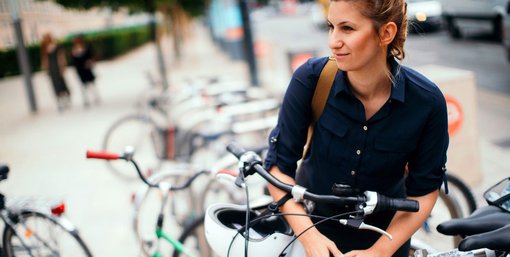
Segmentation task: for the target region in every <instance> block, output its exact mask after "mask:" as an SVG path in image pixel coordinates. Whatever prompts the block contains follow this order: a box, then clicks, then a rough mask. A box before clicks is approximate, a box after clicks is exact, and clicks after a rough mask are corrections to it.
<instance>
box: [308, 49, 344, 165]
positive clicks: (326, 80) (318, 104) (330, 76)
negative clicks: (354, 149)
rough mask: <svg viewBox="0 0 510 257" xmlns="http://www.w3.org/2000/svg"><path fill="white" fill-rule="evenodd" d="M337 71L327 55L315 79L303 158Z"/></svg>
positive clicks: (334, 63)
mask: <svg viewBox="0 0 510 257" xmlns="http://www.w3.org/2000/svg"><path fill="white" fill-rule="evenodd" d="M337 71H338V67H337V65H336V62H335V59H333V58H331V57H329V58H328V62H327V63H326V65H324V68H322V71H321V75H320V77H319V81H317V87H316V88H315V92H314V93H313V98H312V122H311V123H310V127H308V136H307V139H306V145H305V148H304V151H303V157H302V158H303V159H304V158H305V156H306V153H307V151H308V147H309V145H310V141H311V140H312V135H313V127H314V126H315V123H317V121H319V118H320V117H321V115H322V111H324V107H325V106H326V101H327V100H328V96H329V91H331V87H332V86H333V81H334V80H335V76H336V72H337Z"/></svg>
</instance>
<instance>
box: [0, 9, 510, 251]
mask: <svg viewBox="0 0 510 257" xmlns="http://www.w3.org/2000/svg"><path fill="white" fill-rule="evenodd" d="M253 26H254V27H253V29H254V35H255V38H256V39H257V40H258V41H261V42H265V46H266V47H268V49H267V50H268V51H267V53H266V55H265V56H263V57H261V59H260V60H259V69H260V77H261V80H262V82H263V83H262V87H263V88H265V89H268V91H271V92H273V93H274V94H280V93H283V91H284V90H285V88H286V86H287V83H288V80H289V77H290V72H289V66H288V60H287V54H288V53H289V52H295V51H304V50H306V51H315V52H316V54H317V55H327V54H328V49H327V43H326V42H327V32H326V31H324V30H319V29H317V28H316V27H314V26H313V24H312V23H311V22H310V19H309V17H308V16H307V15H306V11H303V12H302V13H300V14H297V15H295V16H274V15H270V14H269V13H264V12H262V13H258V14H256V15H254V17H253ZM193 32H194V33H193V36H192V38H191V39H190V40H189V42H188V43H187V44H186V47H185V52H184V54H183V56H184V60H183V62H182V63H180V64H176V63H174V62H172V60H171V59H170V57H169V56H170V54H169V52H170V51H171V50H169V49H170V47H165V49H164V50H165V53H166V54H167V55H166V56H165V58H167V61H168V63H169V65H168V67H169V68H168V71H167V72H168V77H169V79H170V81H171V83H170V84H171V86H175V87H178V86H179V85H182V81H183V79H184V78H189V77H194V76H199V75H220V76H230V77H232V78H234V79H242V80H245V81H246V80H248V71H247V68H246V65H245V63H243V62H241V61H232V60H229V59H228V57H227V56H226V55H225V54H224V53H223V52H221V51H220V50H219V49H218V47H217V46H216V45H214V44H213V43H212V42H211V40H210V37H209V34H208V31H207V29H206V28H204V27H202V26H199V25H197V26H195V27H194V29H193ZM167 48H168V49H167ZM406 50H407V58H406V60H405V61H404V64H406V65H409V66H411V67H419V66H422V65H427V64H436V65H442V66H446V67H454V68H459V69H465V70H469V71H472V72H474V74H475V77H476V86H477V93H478V94H477V107H478V108H477V110H478V123H477V124H478V126H479V127H478V129H479V133H480V138H479V141H480V149H479V151H480V156H481V162H482V163H481V166H482V167H481V169H482V170H481V172H482V174H483V179H482V180H481V181H479V183H477V184H473V185H472V188H473V191H474V193H475V194H476V196H477V197H478V199H479V203H480V204H483V201H482V198H481V193H482V192H483V191H484V190H485V189H486V188H487V186H489V185H492V184H493V183H494V182H496V181H499V180H501V179H503V178H504V177H508V176H510V160H509V157H510V129H509V128H510V73H509V72H508V71H509V70H510V69H509V68H510V63H509V62H508V61H507V60H506V59H505V57H504V55H503V49H502V47H501V46H500V45H498V44H496V43H495V42H492V41H490V40H487V39H484V37H483V36H475V37H472V38H468V39H464V40H462V41H458V42H457V41H452V40H450V39H449V38H448V36H447V35H446V33H445V32H443V31H439V32H433V33H427V34H422V35H416V34H412V35H410V36H409V39H408V41H407V48H406ZM95 71H96V73H97V75H98V81H97V86H98V88H99V90H100V94H101V96H102V100H103V102H102V104H101V105H99V106H91V107H90V108H84V107H83V106H82V98H81V94H80V91H79V84H78V78H77V77H76V75H75V73H74V70H72V69H71V68H68V70H67V71H66V78H67V80H68V82H69V85H70V87H71V91H72V102H73V106H72V109H70V110H68V111H64V112H62V113H59V112H58V111H57V108H56V104H55V99H54V96H53V92H52V89H51V85H50V83H49V80H48V78H47V76H46V74H43V73H41V72H39V73H36V74H34V77H33V83H34V87H35V91H36V98H37V101H38V102H37V103H38V107H39V111H38V112H37V113H35V114H31V113H30V111H29V107H28V106H29V105H28V102H27V98H26V93H25V89H24V84H23V78H22V77H19V76H18V77H10V78H4V79H1V80H0V120H1V122H0V145H1V146H0V162H3V163H7V164H8V165H9V166H10V168H11V173H10V177H9V179H8V180H7V181H4V182H2V185H0V191H1V192H2V193H4V194H5V195H6V196H7V198H9V197H18V196H30V195H37V196H39V197H51V198H60V199H64V200H65V201H66V203H67V215H68V216H69V218H70V219H71V221H72V222H73V223H74V224H75V225H76V226H77V227H78V229H79V230H80V231H81V233H82V235H83V238H84V239H85V241H86V242H87V244H88V245H89V247H90V248H91V250H92V251H93V253H94V254H95V256H126V257H129V256H139V247H138V245H137V242H136V240H135V237H134V233H133V230H132V214H133V212H132V207H131V203H130V199H131V194H132V192H133V191H134V190H135V189H136V188H138V187H139V185H140V184H141V183H140V182H138V181H134V182H126V181H123V180H119V179H118V177H116V176H114V175H113V174H112V173H111V172H110V171H108V170H107V169H106V167H105V165H104V163H103V162H102V161H98V160H86V159H85V151H86V150H88V149H92V150H97V149H99V148H100V146H101V142H102V139H103V136H104V134H105V133H106V130H107V129H108V127H109V126H110V125H111V124H112V123H113V122H114V120H116V119H117V118H119V117H121V116H123V115H124V114H127V113H129V112H130V111H132V110H133V109H134V106H135V104H136V102H137V100H139V99H140V98H141V96H142V95H143V93H144V92H146V91H147V90H148V88H149V87H150V86H149V84H148V82H147V78H146V73H147V72H150V73H152V74H157V66H156V57H155V51H154V47H153V45H150V44H147V45H145V46H142V47H140V48H138V49H137V50H135V51H133V52H131V53H129V54H127V55H124V56H122V57H120V58H117V59H115V60H111V61H103V62H99V63H98V64H97V66H96V67H95ZM469 161H470V160H466V162H469ZM178 232H179V231H174V233H175V234H176V235H178Z"/></svg>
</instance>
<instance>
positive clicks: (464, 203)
mask: <svg viewBox="0 0 510 257" xmlns="http://www.w3.org/2000/svg"><path fill="white" fill-rule="evenodd" d="M446 180H448V194H449V195H452V196H453V198H455V199H456V200H457V201H458V203H459V206H460V208H461V211H462V213H461V217H467V216H469V214H471V213H473V212H474V211H475V210H476V208H477V206H476V200H475V196H474V195H473V193H472V192H471V189H469V187H468V186H467V185H466V183H464V182H463V181H462V180H461V179H460V178H459V177H457V176H455V175H453V174H451V173H448V172H447V173H446Z"/></svg>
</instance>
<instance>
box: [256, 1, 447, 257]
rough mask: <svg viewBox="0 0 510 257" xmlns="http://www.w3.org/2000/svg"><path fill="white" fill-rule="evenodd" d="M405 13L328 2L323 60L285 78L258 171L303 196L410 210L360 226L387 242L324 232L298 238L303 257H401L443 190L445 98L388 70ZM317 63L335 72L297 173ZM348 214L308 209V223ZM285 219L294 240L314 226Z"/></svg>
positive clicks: (399, 45)
mask: <svg viewBox="0 0 510 257" xmlns="http://www.w3.org/2000/svg"><path fill="white" fill-rule="evenodd" d="M406 9H407V7H406V3H405V0H331V1H330V6H329V12H328V27H329V40H328V45H329V48H330V50H331V55H332V56H331V59H332V60H329V58H330V57H322V58H312V59H310V60H308V61H307V62H306V63H305V64H303V65H302V66H300V67H299V68H298V69H297V70H296V71H295V72H294V74H293V76H292V79H291V81H290V83H289V86H288V88H287V91H286V93H285V96H284V98H283V103H282V106H281V109H280V113H279V116H278V122H277V125H276V127H275V128H274V129H273V130H272V132H271V134H270V136H269V151H268V153H267V156H266V159H265V168H266V169H267V170H269V171H270V173H271V174H272V175H274V176H275V177H276V178H278V179H279V180H281V181H282V182H286V183H288V184H296V183H297V184H300V185H302V186H304V187H306V188H307V190H308V191H310V192H311V193H315V194H322V195H324V194H332V193H333V192H332V186H333V184H344V185H348V186H350V187H351V188H352V189H353V190H354V191H359V192H362V191H366V190H370V191H376V192H378V193H380V194H382V195H386V196H389V197H394V198H403V197H406V198H409V199H414V200H416V201H418V202H419V206H420V210H419V211H418V212H416V213H409V212H400V211H399V212H395V211H385V212H379V213H375V214H372V215H369V216H368V217H367V218H366V219H365V223H367V224H370V225H374V226H377V227H379V228H382V229H385V230H386V231H387V232H389V233H390V234H391V235H392V236H393V240H390V239H388V238H387V237H385V236H381V235H380V234H378V233H375V232H373V231H368V230H358V229H353V228H349V227H345V226H342V225H340V224H339V223H338V222H333V221H328V222H324V223H322V224H320V225H318V226H316V227H312V229H310V230H308V231H307V232H306V233H304V234H302V235H301V236H300V237H299V240H300V242H301V243H302V245H303V246H304V249H305V252H306V256H307V257H325V256H335V257H338V256H346V257H390V256H397V257H407V256H408V254H409V248H410V238H411V236H412V235H413V234H414V233H415V232H416V231H417V230H418V229H419V228H420V226H421V225H422V224H423V223H424V222H425V220H426V219H427V218H428V216H429V214H430V213H431V210H432V208H433V206H434V204H435V202H436V199H437V197H438V192H439V188H440V187H441V185H442V183H443V181H445V174H444V173H445V170H446V168H445V164H446V151H447V147H448V142H449V139H448V120H447V109H446V101H445V98H444V96H443V94H442V93H441V91H440V90H439V88H438V87H437V86H436V85H435V84H434V83H432V82H431V81H430V80H428V79H427V78H426V77H424V76H423V75H421V74H420V73H418V72H417V71H415V70H413V69H411V68H409V67H406V66H403V65H401V63H399V62H398V60H400V61H401V60H403V58H404V56H405V53H404V42H405V40H406V35H407V17H406V12H407V10H406ZM327 62H335V64H336V66H337V68H338V70H337V71H336V76H335V77H334V82H333V84H332V87H331V91H330V92H329V94H327V95H328V98H327V100H326V103H325V108H324V110H323V112H322V114H321V116H320V118H319V119H318V120H317V122H315V123H314V124H313V134H312V138H311V141H310V145H309V147H308V150H307V151H306V155H305V156H304V157H303V160H302V162H301V164H300V166H299V169H298V167H297V162H298V161H299V160H300V159H301V158H302V155H303V147H304V145H305V143H306V141H307V132H308V127H309V126H310V125H311V123H312V114H313V111H312V106H311V104H312V97H313V94H314V92H315V88H316V86H317V82H318V80H319V76H320V74H321V71H322V69H323V67H324V66H325V65H326V63H327ZM406 167H408V172H407V171H406ZM296 170H298V171H296ZM269 192H270V193H271V195H272V197H273V198H274V199H275V200H278V199H281V198H282V197H283V196H284V195H285V193H284V192H283V191H282V190H280V189H278V188H276V187H274V186H269ZM353 210H354V207H353V206H334V205H330V204H318V203H316V204H315V209H314V210H313V212H312V214H314V215H318V216H325V217H331V216H333V215H336V214H340V213H345V212H348V211H353ZM281 211H282V212H283V213H284V214H285V213H293V214H298V215H299V214H306V213H305V210H304V208H303V206H302V205H301V204H300V203H297V202H294V201H287V202H286V203H285V204H284V205H283V206H282V207H281ZM285 217H286V219H287V221H288V222H289V225H290V226H291V227H292V229H293V231H294V233H295V234H300V233H301V232H303V231H305V229H307V228H309V227H311V226H312V224H313V223H315V222H317V221H319V219H316V218H310V217H302V216H294V215H286V216H285Z"/></svg>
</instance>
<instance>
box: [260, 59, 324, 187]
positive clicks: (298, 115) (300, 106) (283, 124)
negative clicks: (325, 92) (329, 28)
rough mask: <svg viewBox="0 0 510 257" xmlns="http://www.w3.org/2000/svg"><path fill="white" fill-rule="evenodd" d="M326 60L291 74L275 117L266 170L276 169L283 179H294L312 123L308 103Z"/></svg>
mask: <svg viewBox="0 0 510 257" xmlns="http://www.w3.org/2000/svg"><path fill="white" fill-rule="evenodd" d="M326 61H327V58H326V59H325V58H312V59H310V60H308V61H307V62H306V63H305V64H303V65H301V66H300V67H299V68H298V69H297V70H296V71H295V72H294V74H293V76H292V79H291V81H290V83H289V86H288V88H287V91H286V92H285V96H284V98H283V102H282V106H281V109H280V112H279V115H278V123H277V125H276V127H275V128H274V129H273V130H272V132H271V134H270V136H269V138H268V141H269V151H268V154H267V157H266V160H265V163H264V164H265V165H264V166H265V168H266V169H270V168H271V167H272V166H274V165H276V166H278V168H279V169H280V170H281V171H282V172H283V173H284V174H286V175H288V176H290V177H294V176H295V174H296V168H297V161H298V160H300V159H301V157H302V154H303V147H304V145H305V143H306V138H307V133H308V126H309V125H310V122H311V101H312V97H313V93H314V91H315V87H316V84H317V80H318V74H320V71H321V70H322V67H323V66H324V64H325V62H326Z"/></svg>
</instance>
